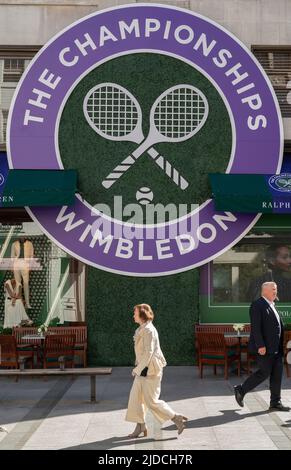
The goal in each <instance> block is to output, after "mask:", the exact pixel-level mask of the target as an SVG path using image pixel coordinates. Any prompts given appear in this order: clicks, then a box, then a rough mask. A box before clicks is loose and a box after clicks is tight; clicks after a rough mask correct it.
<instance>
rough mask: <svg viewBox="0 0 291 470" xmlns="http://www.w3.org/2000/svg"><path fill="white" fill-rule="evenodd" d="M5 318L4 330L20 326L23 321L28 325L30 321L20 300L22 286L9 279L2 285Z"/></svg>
mask: <svg viewBox="0 0 291 470" xmlns="http://www.w3.org/2000/svg"><path fill="white" fill-rule="evenodd" d="M4 293H5V316H4V328H12V327H13V326H17V325H20V323H21V322H22V321H23V320H25V321H27V322H28V324H31V323H32V321H31V320H30V318H29V317H28V315H27V313H26V311H25V308H24V305H23V300H22V286H21V283H20V282H17V281H16V280H15V279H9V280H8V281H6V282H5V284H4Z"/></svg>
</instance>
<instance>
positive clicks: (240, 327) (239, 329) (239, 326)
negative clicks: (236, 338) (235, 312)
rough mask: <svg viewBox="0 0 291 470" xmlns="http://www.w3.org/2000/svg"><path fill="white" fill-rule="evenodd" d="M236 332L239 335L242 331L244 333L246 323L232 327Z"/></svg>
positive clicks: (235, 324)
mask: <svg viewBox="0 0 291 470" xmlns="http://www.w3.org/2000/svg"><path fill="white" fill-rule="evenodd" d="M232 327H233V329H234V331H236V332H237V334H238V335H239V334H240V332H241V331H243V329H244V327H245V325H244V323H234V325H233V326H232Z"/></svg>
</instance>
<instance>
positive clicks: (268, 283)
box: [261, 281, 277, 290]
mask: <svg viewBox="0 0 291 470" xmlns="http://www.w3.org/2000/svg"><path fill="white" fill-rule="evenodd" d="M271 286H276V287H277V284H276V282H274V281H267V282H263V284H262V286H261V290H264V288H265V287H271Z"/></svg>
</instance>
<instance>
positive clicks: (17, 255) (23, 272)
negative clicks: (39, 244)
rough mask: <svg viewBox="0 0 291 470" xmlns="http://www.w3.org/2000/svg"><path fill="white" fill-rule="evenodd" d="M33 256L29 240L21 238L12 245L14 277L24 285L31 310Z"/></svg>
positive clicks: (26, 303)
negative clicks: (30, 293) (30, 289)
mask: <svg viewBox="0 0 291 470" xmlns="http://www.w3.org/2000/svg"><path fill="white" fill-rule="evenodd" d="M33 255H34V250H33V244H32V242H31V241H30V240H29V239H28V238H25V237H20V238H18V240H15V241H14V242H13V243H12V246H11V258H12V260H13V271H14V277H15V280H16V282H18V283H20V284H21V282H22V283H23V290H24V299H25V306H26V308H31V305H30V301H29V272H30V259H32V258H33Z"/></svg>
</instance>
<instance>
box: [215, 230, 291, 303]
mask: <svg viewBox="0 0 291 470" xmlns="http://www.w3.org/2000/svg"><path fill="white" fill-rule="evenodd" d="M211 277H212V293H211V294H212V295H211V303H212V305H219V304H222V305H223V304H225V305H227V304H230V305H234V306H235V305H236V304H241V303H247V304H249V303H250V302H251V301H253V300H255V299H257V298H259V297H260V291H261V285H262V283H263V282H266V281H274V282H276V283H277V286H278V299H279V302H280V303H283V304H284V303H288V304H291V235H290V233H288V232H284V231H282V232H280V231H275V232H274V230H270V231H268V230H266V231H260V232H256V231H255V230H254V231H251V232H250V233H249V234H248V235H247V236H246V237H245V238H244V239H243V240H242V241H241V242H239V243H238V244H237V245H236V246H235V247H233V248H232V249H231V250H228V251H227V252H225V253H223V254H222V255H221V256H219V257H217V258H216V259H215V260H214V261H213V265H212V276H211Z"/></svg>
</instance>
